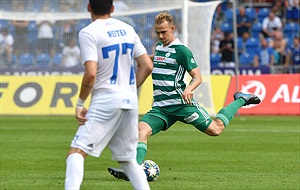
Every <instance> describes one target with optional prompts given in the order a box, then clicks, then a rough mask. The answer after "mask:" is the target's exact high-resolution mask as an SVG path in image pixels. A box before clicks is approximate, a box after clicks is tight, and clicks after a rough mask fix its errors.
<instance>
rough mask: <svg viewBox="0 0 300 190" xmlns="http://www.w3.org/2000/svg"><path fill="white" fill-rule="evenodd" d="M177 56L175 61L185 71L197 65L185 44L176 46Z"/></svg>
mask: <svg viewBox="0 0 300 190" xmlns="http://www.w3.org/2000/svg"><path fill="white" fill-rule="evenodd" d="M176 54H177V58H176V61H177V62H178V63H179V64H180V65H182V66H183V67H184V68H185V69H186V70H187V71H190V70H192V69H194V68H196V67H198V65H197V63H196V60H195V58H194V55H193V53H192V52H191V51H190V50H189V49H188V48H187V47H185V46H183V45H182V46H179V47H178V48H176Z"/></svg>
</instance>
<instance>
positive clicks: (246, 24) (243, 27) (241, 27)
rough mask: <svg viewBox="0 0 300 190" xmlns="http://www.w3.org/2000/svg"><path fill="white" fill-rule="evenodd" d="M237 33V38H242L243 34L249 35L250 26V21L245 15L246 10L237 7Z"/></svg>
mask: <svg viewBox="0 0 300 190" xmlns="http://www.w3.org/2000/svg"><path fill="white" fill-rule="evenodd" d="M236 26H237V33H238V36H240V37H241V36H242V35H243V33H244V32H247V33H249V29H250V28H251V26H252V20H251V18H249V17H248V16H247V15H246V10H245V8H244V7H243V6H241V7H239V14H238V16H237V24H236Z"/></svg>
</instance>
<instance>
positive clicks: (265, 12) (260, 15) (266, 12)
mask: <svg viewBox="0 0 300 190" xmlns="http://www.w3.org/2000/svg"><path fill="white" fill-rule="evenodd" d="M269 13H270V9H269V8H260V9H259V11H258V13H257V17H258V21H259V22H262V21H263V20H264V18H265V17H267V16H268V15H269Z"/></svg>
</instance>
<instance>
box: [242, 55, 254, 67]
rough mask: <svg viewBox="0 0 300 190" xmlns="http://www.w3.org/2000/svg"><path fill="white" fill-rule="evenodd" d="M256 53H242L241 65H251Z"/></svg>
mask: <svg viewBox="0 0 300 190" xmlns="http://www.w3.org/2000/svg"><path fill="white" fill-rule="evenodd" d="M253 59H254V54H250V53H242V54H241V55H240V59H239V61H240V65H241V66H250V65H251V64H252V63H253Z"/></svg>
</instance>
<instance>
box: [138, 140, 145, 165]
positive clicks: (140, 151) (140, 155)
mask: <svg viewBox="0 0 300 190" xmlns="http://www.w3.org/2000/svg"><path fill="white" fill-rule="evenodd" d="M146 154H147V144H146V143H143V142H139V143H138V146H137V155H136V161H137V163H138V164H141V163H142V162H143V161H144V158H145V156H146Z"/></svg>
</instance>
